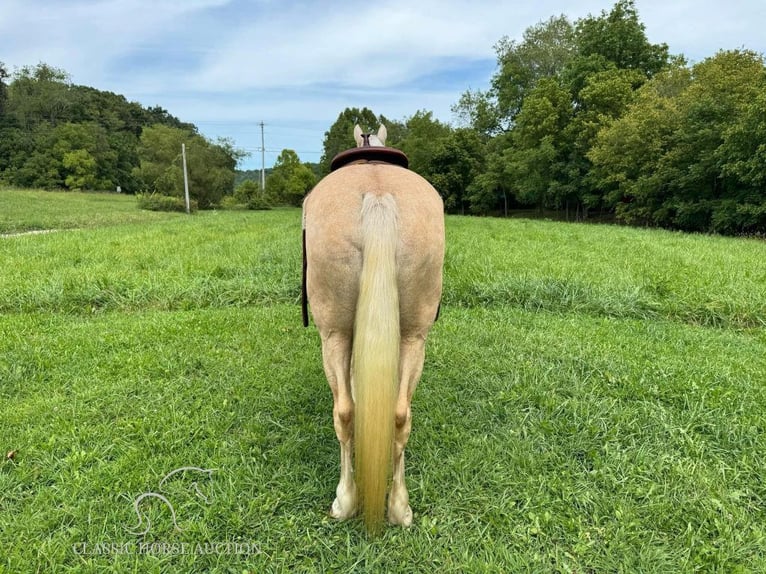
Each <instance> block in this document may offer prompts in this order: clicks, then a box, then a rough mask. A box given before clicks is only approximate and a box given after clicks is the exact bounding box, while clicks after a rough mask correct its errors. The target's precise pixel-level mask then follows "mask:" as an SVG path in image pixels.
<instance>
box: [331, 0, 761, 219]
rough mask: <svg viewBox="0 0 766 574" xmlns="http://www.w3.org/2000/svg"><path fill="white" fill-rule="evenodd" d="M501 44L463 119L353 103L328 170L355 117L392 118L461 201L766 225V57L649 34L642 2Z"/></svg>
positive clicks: (552, 24) (398, 141)
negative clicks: (693, 50) (686, 53)
mask: <svg viewBox="0 0 766 574" xmlns="http://www.w3.org/2000/svg"><path fill="white" fill-rule="evenodd" d="M495 48H496V53H497V68H496V71H495V73H494V74H493V76H492V78H491V82H490V88H489V89H488V90H486V91H467V92H465V93H464V94H463V95H462V97H461V98H460V100H459V102H458V103H457V104H456V105H455V106H454V108H453V111H454V112H455V114H456V116H457V117H458V118H459V120H460V122H459V126H458V127H453V126H450V125H447V124H444V123H441V122H439V121H438V120H435V119H434V118H433V115H432V113H431V112H428V111H426V110H422V111H418V112H416V113H415V114H414V115H413V116H411V117H409V118H407V119H405V120H404V121H402V122H395V121H394V122H392V121H391V120H387V119H386V118H384V117H382V116H375V114H374V113H373V112H371V111H370V110H368V109H362V110H359V109H347V110H345V111H344V112H343V113H341V115H340V116H339V117H338V120H337V121H336V123H335V124H334V125H333V126H332V127H331V128H330V130H329V131H328V132H327V133H326V134H325V143H324V145H325V153H324V156H323V158H322V160H321V164H320V166H321V168H322V169H323V170H325V171H326V170H327V169H328V166H329V161H330V159H331V158H332V156H333V155H334V154H335V153H336V152H337V151H340V149H342V148H343V146H341V145H339V142H340V141H341V138H342V136H343V134H346V133H350V126H353V122H360V123H361V124H362V125H364V126H367V127H369V128H375V127H376V126H377V124H378V123H380V122H384V123H386V124H387V126H388V132H389V140H388V143H389V144H390V145H392V146H395V147H399V148H401V149H402V150H404V151H405V152H406V153H407V154H408V155H409V157H410V162H411V167H412V169H414V170H416V171H418V172H419V173H420V174H421V175H423V176H424V177H426V178H427V179H428V180H430V181H431V183H432V184H433V185H434V186H435V187H436V188H437V189H438V190H439V192H440V193H441V194H442V196H443V198H444V200H445V205H446V208H447V210H448V211H450V212H453V213H474V214H499V213H503V212H506V211H507V210H508V209H509V208H514V207H526V208H530V207H534V208H537V209H539V210H549V209H550V210H559V211H561V212H562V214H564V215H565V216H566V217H567V218H569V219H572V218H577V219H587V218H588V217H592V216H593V215H594V214H597V215H600V216H611V217H615V218H616V219H617V220H619V221H623V222H627V223H632V224H642V225H655V226H663V227H669V228H676V229H683V230H689V231H712V232H717V233H725V234H738V233H761V234H762V233H764V232H766V66H765V65H764V58H763V55H761V54H757V53H755V52H752V51H749V50H744V49H740V50H730V51H720V52H718V53H717V54H715V55H713V56H711V57H709V58H706V59H705V60H703V61H701V62H699V63H695V64H693V65H692V64H690V63H689V62H687V61H686V59H685V58H684V57H683V56H682V55H671V54H670V53H669V51H668V47H667V45H666V44H653V43H651V42H649V40H648V39H647V36H646V33H645V27H644V25H643V23H642V22H641V20H640V19H639V16H638V13H637V10H636V8H635V5H634V2H633V0H619V1H618V2H617V3H616V4H615V5H614V6H613V7H612V9H611V10H609V11H608V12H607V11H604V12H602V13H601V14H600V15H598V16H588V17H585V18H582V19H580V20H577V21H575V22H572V21H570V20H569V19H568V18H567V17H566V16H555V17H551V18H550V19H548V20H547V21H544V22H540V23H538V24H536V25H534V26H531V27H530V28H528V29H527V30H526V31H525V32H524V34H523V37H522V38H521V39H520V40H511V39H508V38H503V39H501V40H500V41H499V42H498V43H497V45H496V47H495ZM343 141H347V138H346V140H343ZM344 145H345V144H344ZM346 147H347V146H346Z"/></svg>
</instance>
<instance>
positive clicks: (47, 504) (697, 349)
mask: <svg viewBox="0 0 766 574" xmlns="http://www.w3.org/2000/svg"><path fill="white" fill-rule="evenodd" d="M5 193H7V192H0V198H3V197H4V196H3V195H2V194H5ZM13 193H14V194H16V197H17V204H18V205H21V206H23V205H25V204H26V205H29V206H30V207H29V210H25V209H23V208H21V207H17V211H16V215H15V217H16V220H15V222H14V223H13V224H12V225H15V226H16V227H14V228H15V229H30V228H31V226H30V222H32V221H46V222H47V223H46V225H47V226H48V227H49V228H57V229H63V228H66V227H72V226H76V225H75V222H76V221H78V218H77V215H76V213H74V212H65V211H64V210H63V209H62V208H61V207H60V206H59V205H58V204H57V203H56V201H57V200H52V201H53V203H50V204H47V203H46V202H44V201H43V202H42V203H37V204H34V203H33V201H31V200H30V202H28V204H27V203H25V202H24V201H23V198H24V195H25V193H27V192H13ZM30 196H32V197H38V194H37V193H36V192H33V193H30ZM42 197H44V198H45V197H49V198H54V197H57V196H55V195H50V196H42ZM67 197H68V196H67ZM107 197H108V198H109V201H110V202H112V201H113V202H115V208H114V211H108V210H104V211H103V213H102V217H103V219H100V220H94V219H93V218H87V217H83V218H82V219H80V220H79V221H80V222H81V225H80V227H82V226H87V227H88V228H87V229H76V230H70V231H62V232H59V233H52V234H45V235H27V236H19V237H11V238H0V266H2V269H3V273H2V275H0V313H1V315H0V420H1V421H2V424H0V450H2V451H3V453H4V452H6V451H10V450H15V451H16V454H15V457H14V459H13V460H6V461H3V462H0V572H6V571H7V572H9V573H10V572H13V573H15V572H38V571H39V572H104V571H107V572H109V571H111V572H174V571H177V572H235V573H237V574H241V573H242V572H318V571H327V572H358V571H359V572H428V571H433V572H455V573H458V572H497V571H504V572H594V573H596V572H598V573H601V572H761V571H764V569H766V514H765V513H764V508H765V507H764V504H765V503H766V487H764V482H763V478H762V474H763V470H762V469H763V460H764V459H765V458H766V452H765V451H766V448H765V445H764V436H766V388H765V387H764V385H763V382H764V374H766V333H765V332H764V326H765V325H766V264H765V263H764V262H766V244H765V243H763V242H757V241H750V240H736V239H725V238H717V237H707V236H689V235H682V234H674V233H667V232H659V231H647V230H639V229H627V228H620V227H612V226H585V225H574V224H563V223H553V222H545V221H528V220H510V221H503V220H494V219H476V218H461V217H450V218H448V220H447V234H448V253H447V263H446V277H445V281H446V289H445V295H444V305H443V309H442V316H441V318H440V319H439V322H438V323H437V324H436V326H435V328H434V330H433V332H432V335H431V337H430V339H429V345H428V352H427V359H426V366H425V371H424V375H423V381H422V384H421V385H420V387H419V388H418V390H417V392H416V394H415V398H414V402H413V414H414V421H413V425H414V429H413V434H412V438H411V441H410V448H409V450H408V470H407V475H408V484H409V487H410V496H411V503H412V506H413V509H414V512H415V523H414V525H413V527H412V528H411V529H409V530H400V529H395V528H389V529H387V530H386V531H385V532H384V534H383V535H382V536H381V537H380V538H377V539H368V538H367V536H366V535H365V534H364V532H363V529H362V526H361V524H360V523H359V522H358V521H356V520H353V521H350V522H347V523H337V522H335V521H333V520H332V519H331V518H329V516H328V515H327V509H328V508H329V504H330V502H331V500H332V497H333V494H334V488H335V485H336V482H337V473H338V448H337V442H336V439H335V435H334V431H333V428H332V420H331V411H332V400H331V396H330V392H329V389H328V388H327V384H326V382H325V380H324V376H323V373H322V367H321V360H320V353H319V340H318V335H317V333H316V330H315V329H314V328H313V327H312V328H310V329H303V328H302V327H300V308H299V306H298V305H297V301H298V296H299V280H300V277H299V272H300V213H299V211H297V210H276V211H273V212H241V211H238V212H228V213H227V212H224V213H199V214H197V215H195V216H193V217H186V216H175V215H170V216H168V215H164V216H163V217H160V218H159V219H158V218H156V217H155V216H156V215H157V214H154V213H145V212H141V211H138V210H135V205H134V203H132V198H124V197H119V196H112V195H110V196H107ZM88 200H92V201H93V202H94V203H89V202H88ZM83 201H86V205H84V206H83V207H82V209H83V211H84V212H90V213H93V212H94V211H98V210H100V209H102V208H103V204H99V203H98V202H99V201H104V199H103V197H101V196H96V195H91V196H84V199H83ZM95 205H99V206H100V207H98V208H96V207H95ZM131 210H135V211H131ZM120 213H122V214H123V215H120ZM66 222H70V223H69V224H67V223H66ZM8 225H9V227H8V228H11V227H10V224H8ZM183 466H198V467H202V468H212V469H215V471H214V472H213V474H212V476H211V477H210V478H200V476H198V475H195V474H193V473H187V474H185V475H182V476H180V475H177V476H176V477H175V478H173V479H172V480H170V481H168V482H167V483H166V484H165V485H164V486H163V489H162V490H161V491H159V482H160V481H161V480H162V478H163V477H164V476H165V475H166V474H167V473H169V472H170V471H171V470H173V469H176V468H179V467H183ZM195 481H198V485H197V487H196V488H199V490H200V493H199V494H202V495H204V498H203V497H201V496H200V495H199V494H198V493H197V492H196V489H195V487H194V486H193V485H192V483H193V482H195ZM149 491H154V492H158V491H159V492H162V493H163V494H165V495H166V496H167V497H168V499H171V500H172V501H173V505H174V508H175V511H176V513H177V517H178V525H179V527H180V528H181V531H180V532H179V531H176V530H175V529H174V528H173V523H172V520H171V515H170V512H169V511H168V510H167V509H166V508H165V507H164V506H163V505H162V503H161V502H160V501H158V500H157V499H147V500H145V501H144V502H143V503H142V506H141V508H142V509H143V510H144V511H145V512H146V513H147V514H148V516H149V517H150V519H151V521H152V528H151V530H150V531H149V533H148V534H147V535H146V536H145V537H140V536H136V535H135V534H132V533H131V531H135V530H136V529H137V524H138V519H137V517H136V514H135V512H134V509H133V501H134V500H135V498H136V497H137V496H139V495H140V494H142V493H144V492H149ZM144 527H145V524H144ZM152 543H154V544H156V545H155V546H149V547H146V546H140V545H141V544H152ZM215 543H217V544H219V546H217V547H216V546H212V544H215ZM237 543H238V544H239V546H238V547H237V546H235V544H237ZM162 544H175V546H171V547H165V548H166V549H168V550H169V552H162V549H163V547H162V546H161V545H162ZM206 544H207V546H206ZM182 545H184V546H182ZM147 548H148V549H149V550H150V551H148V552H147V551H146V550H147ZM83 549H85V552H83ZM142 549H143V550H144V552H143V553H142V552H141V550H142ZM179 549H185V551H186V552H187V553H186V554H178V553H177V552H176V553H174V551H178V550H179ZM206 549H207V553H206ZM237 550H239V551H240V553H239V554H237V553H236V552H237ZM121 551H122V552H124V553H120V552H121ZM125 551H127V552H125ZM99 553H100V554H99Z"/></svg>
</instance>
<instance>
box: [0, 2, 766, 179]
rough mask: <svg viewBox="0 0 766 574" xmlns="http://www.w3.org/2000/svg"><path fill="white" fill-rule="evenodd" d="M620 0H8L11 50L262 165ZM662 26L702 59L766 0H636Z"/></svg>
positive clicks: (656, 33)
mask: <svg viewBox="0 0 766 574" xmlns="http://www.w3.org/2000/svg"><path fill="white" fill-rule="evenodd" d="M613 3H614V2H613V1H612V0H569V1H567V2H564V1H562V0H536V1H533V2H530V1H529V0H523V1H520V0H518V1H517V0H505V1H502V0H420V1H419V0H369V1H368V0H357V1H350V0H336V1H334V2H325V1H321V2H320V1H308V0H304V1H293V0H247V1H246V0H0V61H2V62H5V64H6V65H7V66H8V67H9V68H11V69H13V68H14V67H20V66H23V65H30V64H37V63H38V62H46V63H48V64H51V65H53V66H56V67H59V68H63V69H64V70H66V71H67V72H68V73H69V74H70V75H71V78H72V81H73V82H74V83H76V84H84V85H89V86H93V87H95V88H99V89H102V90H110V91H113V92H117V93H120V94H123V95H125V96H126V97H127V98H128V99H129V100H133V101H138V102H140V103H142V104H144V105H147V106H153V105H160V106H162V107H163V108H165V109H167V110H169V111H170V112H171V113H172V114H174V115H176V116H178V117H179V118H181V119H182V120H184V121H189V122H192V123H194V124H196V125H197V126H198V127H199V129H200V131H201V132H202V133H203V134H205V135H206V136H208V137H211V138H216V137H219V136H220V137H229V138H232V139H233V140H234V142H235V144H236V145H237V147H240V148H242V149H245V150H246V151H248V152H251V153H252V156H251V157H250V158H248V159H246V160H245V161H244V162H243V164H242V167H243V168H257V167H260V161H261V159H260V151H259V148H260V145H261V143H260V141H261V135H260V127H259V123H260V122H261V121H263V122H264V123H265V134H266V149H267V152H266V164H267V166H268V165H271V164H272V163H273V162H274V159H276V156H277V155H278V154H279V151H281V150H282V149H284V148H290V149H294V150H296V151H297V152H298V154H299V155H300V157H301V159H303V160H304V161H318V160H319V157H320V155H321V150H322V139H323V136H324V132H325V131H326V130H327V129H328V128H329V127H330V125H331V124H332V123H333V122H334V121H335V119H336V118H337V116H338V114H339V113H340V112H341V111H343V109H345V108H346V107H365V106H366V107H369V108H371V109H372V110H373V111H374V112H375V113H377V114H383V115H385V116H386V117H389V118H393V119H403V118H405V117H407V116H410V115H412V114H414V113H415V112H416V111H418V110H421V109H426V110H431V111H433V112H434V115H435V116H436V117H437V118H439V119H441V120H443V121H446V122H451V121H453V119H454V118H453V117H452V114H451V111H450V108H451V106H452V105H453V104H454V103H455V102H457V100H458V99H459V97H460V95H461V94H462V93H463V92H464V91H465V90H466V89H468V88H471V89H483V88H485V87H486V86H487V84H488V82H489V79H490V77H491V75H492V73H493V71H494V69H495V52H494V49H493V46H494V45H495V43H496V42H497V41H498V40H499V39H500V38H501V37H503V36H509V37H510V38H520V37H521V35H522V33H523V32H524V30H525V29H526V28H527V27H529V26H531V25H534V24H536V23H537V22H539V21H541V20H546V19H548V18H549V17H550V16H553V15H558V14H562V13H564V14H566V15H567V16H569V17H570V18H571V19H572V20H575V19H577V18H580V17H583V16H586V15H588V14H599V13H600V12H601V11H602V10H609V9H610V8H611V7H612V5H613ZM636 6H637V8H638V10H639V14H640V17H641V19H642V21H643V22H644V24H645V25H646V31H647V35H648V36H649V39H650V40H651V41H652V42H665V43H667V44H668V45H669V46H670V49H671V52H672V53H683V54H685V55H686V56H687V58H689V59H690V60H692V61H699V60H702V59H704V58H705V57H707V56H711V55H713V54H714V53H715V52H716V51H717V50H719V49H730V48H741V47H745V48H749V49H753V50H756V51H758V52H766V34H764V33H763V29H764V25H766V0H728V1H722V0H636Z"/></svg>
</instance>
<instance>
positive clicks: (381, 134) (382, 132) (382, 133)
mask: <svg viewBox="0 0 766 574" xmlns="http://www.w3.org/2000/svg"><path fill="white" fill-rule="evenodd" d="M387 137H388V130H387V129H386V126H384V125H383V124H380V127H379V128H378V139H379V140H380V145H382V146H384V145H386V138H387Z"/></svg>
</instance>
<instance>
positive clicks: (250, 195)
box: [224, 179, 274, 210]
mask: <svg viewBox="0 0 766 574" xmlns="http://www.w3.org/2000/svg"><path fill="white" fill-rule="evenodd" d="M267 181H268V180H267ZM224 199H226V198H224ZM231 199H232V203H233V204H234V205H241V206H245V207H247V209H256V210H260V209H271V207H272V204H273V202H274V199H273V198H272V197H271V196H269V195H268V194H267V192H266V191H264V190H262V189H261V186H260V184H259V183H256V182H255V181H253V180H250V179H248V180H245V181H243V182H242V183H240V184H239V185H238V186H237V187H236V189H235V190H234V196H233V197H232V198H231Z"/></svg>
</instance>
